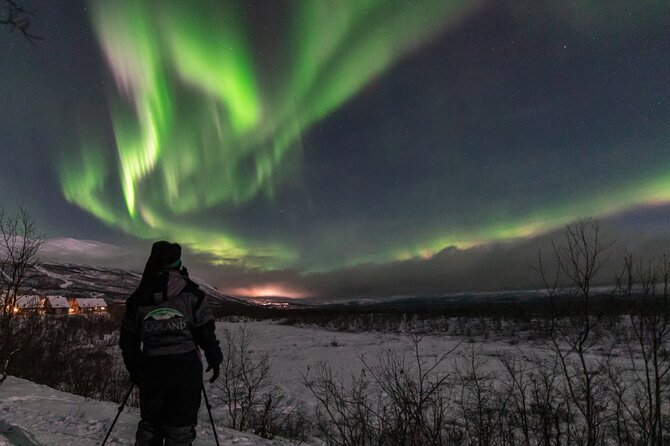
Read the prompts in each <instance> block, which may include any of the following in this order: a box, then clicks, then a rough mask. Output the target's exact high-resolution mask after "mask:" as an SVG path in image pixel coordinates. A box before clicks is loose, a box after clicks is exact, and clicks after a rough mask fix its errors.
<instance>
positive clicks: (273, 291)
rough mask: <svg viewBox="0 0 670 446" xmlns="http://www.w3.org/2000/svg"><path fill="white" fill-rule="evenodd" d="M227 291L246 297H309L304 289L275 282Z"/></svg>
mask: <svg viewBox="0 0 670 446" xmlns="http://www.w3.org/2000/svg"><path fill="white" fill-rule="evenodd" d="M226 292H228V293H230V294H235V295H238V296H244V297H265V296H273V297H289V298H292V299H297V298H301V297H307V294H305V293H304V292H302V291H296V290H291V289H289V288H286V287H284V286H282V285H273V284H265V285H258V286H250V287H241V288H230V289H228V290H226Z"/></svg>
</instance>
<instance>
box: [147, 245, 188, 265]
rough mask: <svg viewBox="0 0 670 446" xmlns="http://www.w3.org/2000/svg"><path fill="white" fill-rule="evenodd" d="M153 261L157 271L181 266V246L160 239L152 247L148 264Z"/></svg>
mask: <svg viewBox="0 0 670 446" xmlns="http://www.w3.org/2000/svg"><path fill="white" fill-rule="evenodd" d="M150 263H151V266H152V269H155V270H157V271H160V270H168V269H179V268H181V246H179V244H178V243H170V242H167V241H165V240H160V241H158V242H156V243H154V244H153V246H152V247H151V254H150V255H149V260H147V266H149V264H150Z"/></svg>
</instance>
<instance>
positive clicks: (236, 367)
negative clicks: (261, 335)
mask: <svg viewBox="0 0 670 446" xmlns="http://www.w3.org/2000/svg"><path fill="white" fill-rule="evenodd" d="M252 340H253V336H252V334H251V333H250V332H249V331H247V330H246V328H245V327H244V325H242V326H241V327H240V328H239V330H238V331H237V333H232V332H231V331H229V330H226V332H225V335H224V338H223V341H222V343H223V346H222V347H223V348H222V350H223V358H224V359H223V363H222V364H221V374H220V376H219V379H218V380H217V381H216V383H215V386H216V387H217V389H218V390H219V393H217V395H216V398H217V399H218V400H219V401H221V402H222V403H223V404H225V406H226V409H227V415H228V417H227V419H226V420H225V423H226V425H227V426H229V427H232V428H233V429H237V430H240V431H253V432H254V433H256V434H257V435H260V436H262V437H264V438H274V437H275V436H276V435H279V434H282V435H284V436H287V437H290V438H302V437H303V436H304V434H305V429H306V427H307V423H306V422H305V421H304V418H305V416H304V409H303V407H302V405H301V404H299V403H298V402H296V401H295V399H293V398H292V397H288V396H286V395H285V394H284V393H282V392H281V390H280V389H279V388H278V387H277V386H276V385H274V383H273V382H272V379H271V375H270V361H269V359H268V356H267V355H266V354H264V355H256V354H255V353H254V351H253V349H252V348H251V342H252Z"/></svg>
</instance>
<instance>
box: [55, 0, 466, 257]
mask: <svg viewBox="0 0 670 446" xmlns="http://www.w3.org/2000/svg"><path fill="white" fill-rule="evenodd" d="M92 6H93V12H92V21H93V24H94V28H95V30H96V31H97V34H98V37H99V39H100V45H101V47H102V49H103V51H104V54H105V56H106V59H107V61H108V63H109V66H110V68H111V71H112V72H113V75H114V78H115V80H116V85H117V89H118V94H116V93H115V94H113V95H112V103H113V105H112V111H111V115H112V119H113V127H114V134H115V137H116V148H117V156H116V161H117V162H113V161H112V160H110V159H108V158H105V157H104V156H103V155H101V151H102V150H103V149H102V148H99V147H95V146H90V145H87V144H84V146H83V147H82V153H81V157H80V159H79V160H67V162H66V163H64V165H63V166H62V176H61V177H62V188H63V193H64V195H65V197H66V198H67V199H68V200H69V201H71V202H74V203H76V204H78V205H79V206H81V207H82V208H84V209H86V210H88V211H89V212H91V213H93V214H94V215H96V216H97V217H98V218H100V219H102V220H103V221H105V222H106V223H108V224H110V225H113V226H117V227H119V228H122V229H123V230H125V231H128V232H130V233H131V234H134V235H137V236H140V237H168V238H175V237H178V238H180V239H182V240H184V242H185V244H188V245H190V246H191V247H192V248H193V249H195V250H198V251H207V252H211V253H213V254H215V255H216V256H217V257H218V258H220V259H221V260H222V261H223V259H226V258H244V257H247V256H249V255H250V253H251V252H253V255H254V257H256V258H260V257H264V258H268V259H270V260H269V262H270V264H269V265H267V266H281V265H285V264H286V262H288V261H292V260H294V259H295V253H293V252H292V249H291V247H290V246H283V245H282V244H281V243H280V242H273V243H270V244H264V245H258V244H255V243H254V242H253V241H252V240H245V239H243V238H239V237H235V236H232V235H230V234H229V233H228V232H227V231H226V229H225V227H224V228H223V229H216V230H211V229H210V230H206V229H199V228H198V227H197V224H195V225H194V224H193V223H188V224H187V223H183V222H182V221H183V216H185V215H193V214H196V215H197V213H198V212H200V211H202V210H203V209H210V208H212V207H216V206H227V207H237V206H243V205H244V204H245V203H247V202H248V201H250V200H251V199H253V198H254V197H256V196H257V195H259V194H263V195H265V196H266V197H267V198H268V199H272V197H273V195H274V194H275V189H276V188H277V187H278V186H281V182H282V180H283V179H285V178H290V176H291V174H292V173H293V172H292V171H291V169H292V168H293V166H294V162H295V160H293V162H291V160H289V161H287V158H291V157H295V154H292V153H291V152H296V151H299V149H300V137H301V135H302V133H303V132H305V131H306V130H308V129H309V128H310V126H312V125H313V124H314V123H315V122H318V121H319V120H321V119H323V118H324V117H325V116H326V115H327V114H328V113H330V112H332V111H333V110H335V109H337V108H338V107H340V106H341V105H342V104H344V103H346V101H347V100H349V99H350V98H352V97H353V96H355V95H356V94H357V92H359V91H360V90H361V89H362V88H363V87H365V85H366V84H368V83H369V82H370V81H371V80H373V79H374V78H375V77H376V76H379V75H380V74H382V73H383V72H384V71H385V70H387V69H389V68H390V67H391V66H392V65H393V63H394V61H395V60H397V59H399V58H401V57H403V56H405V55H406V54H408V53H409V52H410V51H411V50H412V49H415V48H416V47H418V46H420V45H421V42H422V41H424V40H426V39H428V38H430V37H431V36H433V35H434V34H435V33H437V32H440V31H442V30H443V29H444V28H445V27H448V26H449V25H450V24H453V23H457V22H458V20H459V19H461V18H462V17H463V16H464V15H465V14H466V13H467V12H469V11H470V10H472V9H473V8H474V6H476V2H472V1H456V2H425V4H424V5H423V7H421V8H416V7H413V6H412V5H411V4H409V3H407V4H404V3H399V4H398V6H397V7H396V8H388V5H387V3H386V2H384V1H382V0H367V1H355V2H354V1H352V2H316V1H315V2H311V1H307V2H297V3H295V5H294V6H295V8H294V10H293V11H292V14H291V17H290V20H289V26H288V27H289V28H290V29H287V30H286V31H285V32H286V34H287V35H289V36H290V38H289V42H287V43H286V45H285V47H286V49H279V51H283V53H282V59H283V60H284V61H285V62H283V63H281V64H279V65H281V66H279V67H277V66H273V67H265V69H269V70H271V71H272V75H273V79H272V83H273V84H275V87H274V88H268V87H267V86H264V85H263V83H262V82H261V78H262V77H263V73H259V70H260V68H259V67H258V66H257V65H256V64H255V60H254V58H253V57H252V55H253V51H254V43H253V39H252V37H253V36H252V33H251V32H250V31H249V30H248V29H247V27H246V26H245V24H244V17H243V15H242V12H241V7H240V6H239V5H233V4H231V3H222V2H209V3H207V2H200V3H198V4H193V3H188V2H179V1H172V2H160V3H153V4H150V2H136V1H115V2H98V3H94V4H93V5H92ZM400 30H401V31H402V32H399V31H400ZM361 62H364V63H361ZM277 70H281V71H280V72H279V73H277ZM110 161H111V162H110ZM115 192H116V193H115ZM118 193H121V194H122V197H123V201H124V203H125V206H123V207H122V206H120V205H119V200H118Z"/></svg>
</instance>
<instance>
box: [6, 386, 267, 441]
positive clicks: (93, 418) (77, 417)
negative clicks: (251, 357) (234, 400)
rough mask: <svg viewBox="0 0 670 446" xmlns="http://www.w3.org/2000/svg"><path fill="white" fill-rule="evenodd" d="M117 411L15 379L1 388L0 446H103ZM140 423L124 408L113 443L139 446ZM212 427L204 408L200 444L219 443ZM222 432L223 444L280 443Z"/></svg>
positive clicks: (134, 411)
mask: <svg viewBox="0 0 670 446" xmlns="http://www.w3.org/2000/svg"><path fill="white" fill-rule="evenodd" d="M117 409H118V405H117V404H113V403H107V402H103V401H95V400H87V399H85V398H82V397H80V396H76V395H72V394H69V393H64V392H59V391H57V390H54V389H52V388H50V387H46V386H42V385H39V384H35V383H32V382H30V381H26V380H23V379H19V378H15V377H11V376H10V377H9V378H7V380H6V381H5V382H4V383H3V384H2V385H0V446H8V445H14V446H35V445H40V446H47V445H48V446H70V445H77V446H89V445H90V446H93V445H99V444H101V443H102V440H103V439H104V437H105V433H106V432H107V429H108V428H109V426H110V425H111V422H112V420H113V419H114V417H115V416H116V413H117ZM138 420H139V412H138V410H137V409H134V408H126V409H124V411H123V413H121V416H120V417H119V421H118V422H117V424H116V426H115V427H114V430H113V432H112V434H111V436H110V437H109V440H108V441H107V444H108V445H133V444H135V428H136V426H137V422H138ZM211 429H212V428H211V425H210V424H209V420H208V419H207V413H206V411H205V409H204V407H203V408H202V409H201V411H200V422H199V424H198V427H197V438H196V441H195V442H194V445H201V446H204V445H213V444H214V436H213V434H212V430H211ZM217 433H218V436H219V441H220V443H221V444H222V445H237V446H267V445H275V444H277V443H276V442H272V441H269V440H264V439H262V438H259V437H257V436H255V435H251V434H246V433H242V432H237V431H234V430H231V429H226V428H223V427H218V428H217Z"/></svg>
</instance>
